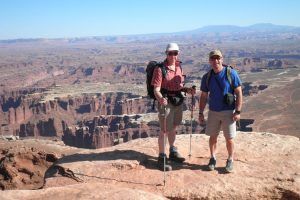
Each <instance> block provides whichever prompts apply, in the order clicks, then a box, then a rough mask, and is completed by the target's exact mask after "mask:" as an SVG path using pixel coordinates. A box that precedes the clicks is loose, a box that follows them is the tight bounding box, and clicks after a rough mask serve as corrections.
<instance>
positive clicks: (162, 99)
mask: <svg viewBox="0 0 300 200" xmlns="http://www.w3.org/2000/svg"><path fill="white" fill-rule="evenodd" d="M158 102H159V104H160V105H162V106H166V105H168V100H167V99H166V98H164V97H162V98H159V99H158Z"/></svg>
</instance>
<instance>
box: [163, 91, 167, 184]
mask: <svg viewBox="0 0 300 200" xmlns="http://www.w3.org/2000/svg"><path fill="white" fill-rule="evenodd" d="M163 97H164V98H165V95H163ZM163 108H164V186H165V185H166V133H167V107H166V106H163Z"/></svg>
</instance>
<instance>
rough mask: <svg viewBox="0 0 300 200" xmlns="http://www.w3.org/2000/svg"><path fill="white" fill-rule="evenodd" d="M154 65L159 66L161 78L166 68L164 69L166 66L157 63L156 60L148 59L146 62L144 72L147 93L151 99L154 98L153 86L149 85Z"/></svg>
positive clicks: (165, 73) (164, 74) (164, 75)
mask: <svg viewBox="0 0 300 200" xmlns="http://www.w3.org/2000/svg"><path fill="white" fill-rule="evenodd" d="M156 67H159V68H160V69H161V70H162V75H163V79H164V78H165V77H166V75H167V69H166V67H165V66H164V64H163V63H159V62H156V61H150V62H149V63H148V65H147V68H146V74H147V94H148V96H149V97H150V98H151V99H154V100H155V95H154V86H153V85H151V81H152V77H153V73H154V69H155V68H156Z"/></svg>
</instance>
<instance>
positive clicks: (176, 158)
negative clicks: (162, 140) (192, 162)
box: [169, 146, 185, 163]
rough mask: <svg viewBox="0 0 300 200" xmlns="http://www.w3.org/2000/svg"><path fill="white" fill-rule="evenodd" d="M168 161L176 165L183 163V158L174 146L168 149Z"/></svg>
mask: <svg viewBox="0 0 300 200" xmlns="http://www.w3.org/2000/svg"><path fill="white" fill-rule="evenodd" d="M169 159H170V160H171V161H174V162H178V163H183V162H184V161H185V158H184V157H182V156H181V155H180V154H179V153H178V151H177V148H176V147H175V146H172V147H170V154H169Z"/></svg>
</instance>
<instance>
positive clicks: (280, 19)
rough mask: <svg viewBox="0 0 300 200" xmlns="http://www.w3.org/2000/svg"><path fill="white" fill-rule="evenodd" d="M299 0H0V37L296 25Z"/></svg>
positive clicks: (52, 36) (58, 36) (39, 36)
mask: <svg viewBox="0 0 300 200" xmlns="http://www.w3.org/2000/svg"><path fill="white" fill-rule="evenodd" d="M299 8H300V1H299V0H214V1H210V0H0V40H7V39H20V38H69V37H88V36H112V35H133V34H148V33H171V32H178V31H188V30H194V29H197V28H201V27H203V26H208V25H237V26H249V25H253V24H256V23H272V24H276V25H290V26H298V27H300V12H299Z"/></svg>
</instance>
